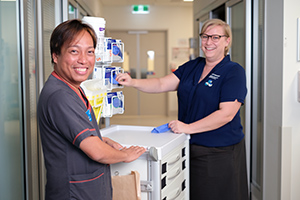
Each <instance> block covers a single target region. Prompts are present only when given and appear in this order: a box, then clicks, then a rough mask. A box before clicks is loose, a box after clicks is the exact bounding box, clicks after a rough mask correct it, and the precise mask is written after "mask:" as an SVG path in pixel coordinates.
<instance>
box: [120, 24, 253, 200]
mask: <svg viewBox="0 0 300 200" xmlns="http://www.w3.org/2000/svg"><path fill="white" fill-rule="evenodd" d="M200 38H201V49H202V51H203V53H204V54H205V58H202V57H198V58H196V59H195V60H191V61H189V62H187V63H185V64H183V65H182V66H180V67H179V68H178V69H177V70H176V71H175V72H174V73H172V74H169V75H167V76H165V77H162V78H155V79H141V80H138V79H131V78H130V76H129V75H128V74H119V75H118V76H117V79H116V80H117V81H118V82H119V83H120V84H122V85H125V86H132V87H135V88H137V89H138V90H141V91H143V92H148V93H159V92H167V91H175V90H177V96H178V106H179V107H178V120H173V121H171V122H169V127H170V128H171V129H172V131H173V132H174V133H185V134H190V135H191V139H190V187H191V188H190V199H191V200H193V199H196V200H202V199H203V200H210V199H215V200H220V199H222V200H227V199H228V200H246V199H248V186H247V173H246V154H245V142H244V134H243V132H242V129H243V128H242V126H241V123H240V112H239V109H240V107H241V105H242V104H243V103H244V99H245V96H246V93H247V89H246V77H245V71H244V69H243V68H242V67H241V66H240V65H239V64H237V63H234V62H232V61H230V56H229V55H227V54H228V52H229V48H230V46H231V41H232V33H231V29H230V27H229V25H228V24H226V23H225V22H223V21H222V20H219V19H211V20H208V21H206V22H205V23H204V24H203V27H202V30H201V33H200Z"/></svg>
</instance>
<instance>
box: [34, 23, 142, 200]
mask: <svg viewBox="0 0 300 200" xmlns="http://www.w3.org/2000/svg"><path fill="white" fill-rule="evenodd" d="M96 41H97V38H96V35H95V32H94V30H93V29H92V28H91V27H90V26H89V25H87V24H84V23H82V22H81V21H80V20H70V21H66V22H63V23H62V24H60V25H59V26H57V27H56V28H55V30H54V31H53V33H52V35H51V39H50V48H51V56H52V63H53V64H54V71H53V72H52V74H51V75H50V76H49V78H48V80H47V82H46V83H45V86H44V88H43V90H42V92H41V95H40V98H39V102H38V110H37V114H38V120H39V128H40V134H41V140H42V146H43V152H44V157H45V165H46V170H47V184H46V200H52V199H53V200H54V199H55V200H60V199H62V200H65V199H84V200H94V199H101V200H106V199H112V187H111V175H110V167H109V164H113V163H117V162H131V161H133V160H135V159H137V158H138V157H139V156H140V155H142V154H143V153H144V152H145V148H143V147H137V146H132V147H129V148H123V147H122V146H121V145H120V144H118V143H117V142H115V141H113V140H111V139H109V138H105V137H101V134H100V131H99V128H98V124H97V121H96V119H95V116H94V113H93V110H92V107H91V105H90V103H89V101H88V100H87V98H86V96H85V94H84V93H83V91H82V89H81V88H80V84H81V83H82V82H83V81H85V80H86V79H87V78H88V76H89V75H90V74H91V73H92V71H93V68H94V64H95V54H94V53H95V47H96V43H97V42H96Z"/></svg>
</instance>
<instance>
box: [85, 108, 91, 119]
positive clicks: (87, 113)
mask: <svg viewBox="0 0 300 200" xmlns="http://www.w3.org/2000/svg"><path fill="white" fill-rule="evenodd" d="M85 114H86V115H87V116H88V118H89V120H90V122H91V121H92V115H91V111H90V109H88V110H87V111H86V112H85Z"/></svg>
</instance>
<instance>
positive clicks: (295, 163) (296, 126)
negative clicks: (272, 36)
mask: <svg viewBox="0 0 300 200" xmlns="http://www.w3.org/2000/svg"><path fill="white" fill-rule="evenodd" d="M283 9H284V21H283V23H284V27H283V28H284V32H283V35H284V38H283V42H284V46H283V75H282V76H283V93H282V100H283V107H282V109H283V112H282V127H283V131H282V138H283V139H286V145H285V147H286V148H285V149H284V148H282V152H283V154H282V161H286V162H282V166H283V168H282V181H283V182H282V186H283V187H282V200H283V199H284V200H285V199H292V200H296V199H300V190H299V188H300V170H299V169H300V155H299V154H300V102H298V101H297V90H298V87H297V85H298V78H297V73H298V71H299V70H300V62H299V61H297V18H300V12H299V9H300V1H295V0H284V1H283ZM299 34H300V33H299ZM283 141H284V140H283ZM289 144H290V145H291V146H289ZM285 151H287V153H286V154H284V152H285ZM288 152H290V154H289V153H288ZM286 177H289V178H290V180H288V179H287V180H286ZM284 181H285V182H284ZM285 186H290V187H285ZM283 195H286V196H283ZM289 197H290V198H289Z"/></svg>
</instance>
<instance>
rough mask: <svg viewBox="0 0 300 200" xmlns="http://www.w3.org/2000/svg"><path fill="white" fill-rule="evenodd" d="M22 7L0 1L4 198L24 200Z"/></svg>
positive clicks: (0, 194) (0, 196) (0, 145)
mask: <svg viewBox="0 0 300 200" xmlns="http://www.w3.org/2000/svg"><path fill="white" fill-rule="evenodd" d="M17 7H18V5H17V3H16V1H0V46H1V48H0V66H1V73H0V85H1V90H0V110H1V111H0V161H1V170H0V185H1V186H0V199H24V174H23V171H24V161H23V155H24V152H23V134H22V117H21V116H22V106H21V105H22V104H21V97H20V95H21V93H20V91H21V85H22V84H21V79H20V62H19V61H20V57H19V56H18V55H19V48H18V47H19V46H20V44H19V40H18V36H19V34H20V33H19V29H18V28H17V26H18V24H19V21H18V18H17V16H18V8H17Z"/></svg>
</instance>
